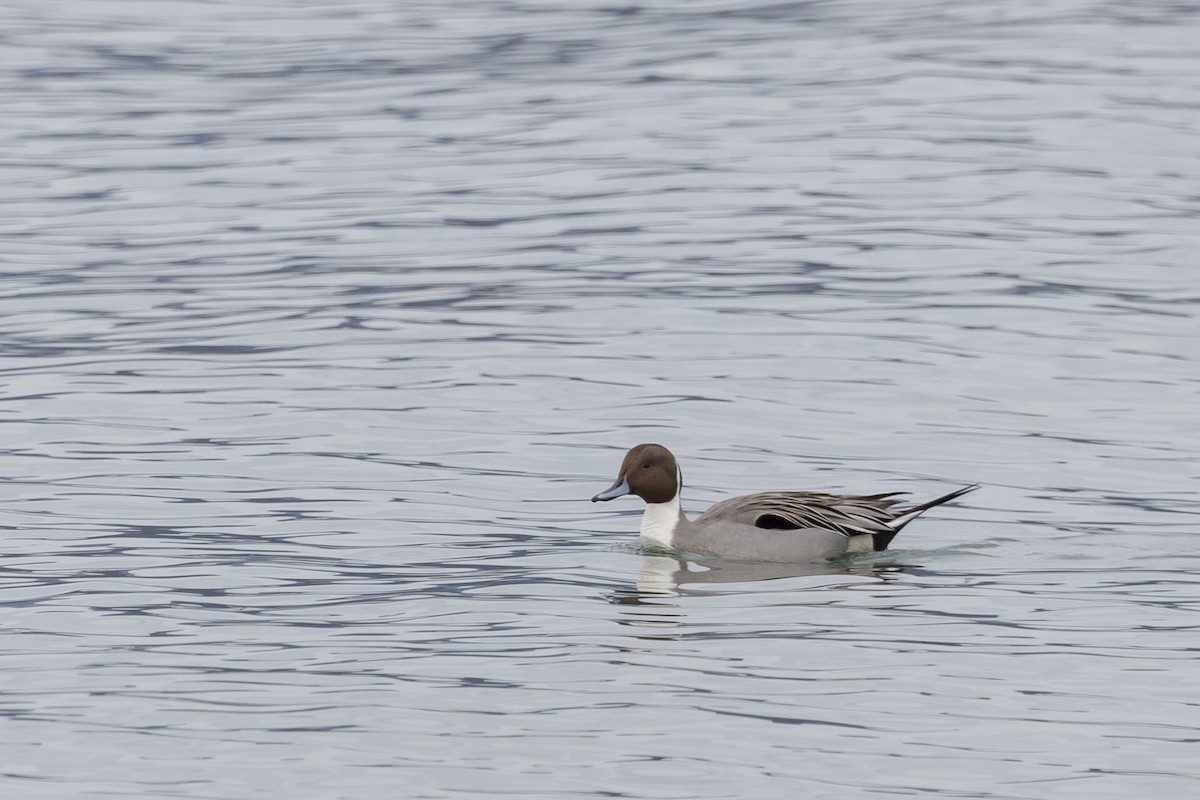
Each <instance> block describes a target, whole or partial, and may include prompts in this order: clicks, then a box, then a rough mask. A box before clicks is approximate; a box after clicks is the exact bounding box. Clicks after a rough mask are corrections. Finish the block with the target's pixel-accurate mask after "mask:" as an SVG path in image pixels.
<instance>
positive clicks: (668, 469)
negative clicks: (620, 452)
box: [592, 444, 679, 503]
mask: <svg viewBox="0 0 1200 800" xmlns="http://www.w3.org/2000/svg"><path fill="white" fill-rule="evenodd" d="M627 494H636V495H637V496H638V497H640V498H642V499H643V500H645V501H646V502H647V503H666V502H669V501H670V500H672V499H674V497H675V495H677V494H679V465H678V464H677V463H676V462H675V456H673V455H671V451H670V450H668V449H667V448H665V447H663V446H662V445H661V444H639V445H638V446H636V447H634V448H632V449H631V450H630V451H629V452H628V453H626V454H625V460H624V461H622V462H621V471H620V473H618V474H617V480H616V482H614V483H613V485H612V486H610V487H608V489H606V490H605V491H603V492H601V493H600V494H598V495H596V496H595V497H593V498H592V502H593V503H595V502H596V501H597V500H612V499H613V498H614V497H621V496H622V495H627Z"/></svg>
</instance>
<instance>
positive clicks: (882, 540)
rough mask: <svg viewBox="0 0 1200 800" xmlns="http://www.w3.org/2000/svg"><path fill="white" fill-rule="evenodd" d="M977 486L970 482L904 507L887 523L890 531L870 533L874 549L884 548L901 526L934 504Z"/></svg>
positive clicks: (960, 495)
mask: <svg viewBox="0 0 1200 800" xmlns="http://www.w3.org/2000/svg"><path fill="white" fill-rule="evenodd" d="M978 488H979V484H978V483H972V484H971V485H970V486H964V487H962V488H961V489H955V490H954V491H953V492H950V493H948V494H944V495H942V496H941V497H935V498H933V499H932V500H929V501H927V502H924V503H921V504H920V505H917V506H913V507H912V508H906V509H904V511H902V512H900V513H899V514H898V515H897V516H896V517H895V518H894V519H893V520H892V521H891V522H889V523H888V527H890V528H891V530H890V531H887V532H885V533H874V534H871V538H872V540H873V541H874V543H875V549H876V550H877V551H878V550H886V549H887V546H888V545H889V544H891V543H892V539H895V538H896V534H897V533H899V532H900V529H901V528H903V527H904V526H905V525H907V524H908V523H910V522H912V521H913V520H914V519H916V518H917V517H919V516H921V514H923V513H925V512H926V511H928V510H929V509H931V508H933V507H934V506H940V505H941V504H942V503H949V502H950V501H951V500H954V499H957V498H959V497H962V496H963V495H964V494H966V493H967V492H973V491H975V490H976V489H978Z"/></svg>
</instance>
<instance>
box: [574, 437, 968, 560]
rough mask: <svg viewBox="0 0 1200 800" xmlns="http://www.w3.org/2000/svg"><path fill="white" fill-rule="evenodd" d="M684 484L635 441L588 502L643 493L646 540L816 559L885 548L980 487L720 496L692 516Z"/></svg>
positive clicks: (665, 461)
mask: <svg viewBox="0 0 1200 800" xmlns="http://www.w3.org/2000/svg"><path fill="white" fill-rule="evenodd" d="M682 486H683V474H682V472H681V471H680V469H679V464H678V463H677V462H676V461H675V456H674V455H672V454H671V451H670V450H668V449H667V448H665V447H663V446H662V445H660V444H639V445H638V446H637V447H634V448H633V449H631V450H630V451H629V452H628V453H626V454H625V460H624V461H622V462H621V472H620V473H619V474H618V475H617V480H616V482H615V483H613V485H612V486H610V487H609V488H608V489H607V490H605V491H603V492H601V493H600V494H598V495H596V496H595V497H593V498H592V502H593V503H595V502H596V501H598V500H612V499H613V498H615V497H621V496H623V495H627V494H635V495H637V496H638V497H640V498H642V499H643V500H645V501H646V510H645V512H644V513H643V514H642V527H641V540H642V543H643V544H645V545H647V546H650V547H655V548H663V549H666V550H679V551H683V552H688V553H697V554H701V555H710V556H717V557H719V558H728V559H737V560H744V561H820V560H822V559H826V558H833V557H835V556H840V555H842V554H843V553H855V552H868V551H871V550H886V549H887V546H888V544H889V543H890V542H891V541H892V539H893V538H894V537H895V536H896V534H897V533H899V532H900V529H901V528H903V527H904V526H905V525H907V524H908V523H909V522H912V521H913V520H914V519H916V518H917V517H918V516H920V515H921V513H922V512H924V511H927V510H929V509H931V508H933V507H934V506H939V505H941V504H942V503H947V502H949V501H951V500H953V499H954V498H956V497H961V496H962V495H964V494H966V493H967V492H970V491H972V490H974V489H977V488H979V485H978V484H975V485H972V486H964V487H963V488H961V489H955V490H954V491H953V492H950V493H949V494H944V495H942V496H941V497H938V498H935V499H933V500H930V501H928V502H925V503H921V504H919V505H915V506H909V507H906V508H893V506H895V505H896V504H898V503H900V502H902V501H901V500H900V499H898V497H899V496H901V495H904V494H907V493H906V492H890V493H887V494H866V495H834V494H822V493H819V492H763V493H761V494H748V495H745V496H744V497H734V498H731V499H729V500H725V501H722V502H720V503H717V504H716V505H715V506H713V507H712V508H710V509H709V510H708V511H705V512H704V513H703V514H701V515H700V516H698V517H696V519H694V520H689V519H688V518H687V516H685V515H684V513H683V509H682V508H680V505H679V493H680V489H681V488H682Z"/></svg>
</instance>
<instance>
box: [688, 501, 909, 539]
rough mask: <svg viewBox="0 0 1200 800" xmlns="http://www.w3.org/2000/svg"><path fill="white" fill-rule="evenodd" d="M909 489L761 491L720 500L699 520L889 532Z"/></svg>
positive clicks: (854, 533) (773, 527) (842, 531)
mask: <svg viewBox="0 0 1200 800" xmlns="http://www.w3.org/2000/svg"><path fill="white" fill-rule="evenodd" d="M905 494H907V492H891V493H888V494H868V495H836V494H822V493H820V492H762V493H760V494H748V495H745V496H743V497H734V498H731V499H729V500H724V501H722V502H720V503H717V504H716V505H715V506H713V507H712V508H710V509H709V510H708V511H705V512H704V513H703V514H701V515H700V517H698V518H697V520H696V522H697V524H699V523H700V522H702V521H704V520H707V519H712V520H729V521H733V522H740V523H742V524H745V525H753V526H755V527H756V528H766V529H769V530H799V529H802V528H809V529H812V528H816V529H822V530H829V531H836V532H838V533H840V534H842V535H844V536H861V535H863V534H874V533H889V532H892V531H893V530H894V528H893V525H892V524H891V523H893V521H894V520H895V518H896V516H897V514H896V512H895V511H891V510H890V509H891V507H892V506H894V505H895V504H897V503H899V502H901V501H900V500H899V499H898V498H900V497H902V496H903V495H905Z"/></svg>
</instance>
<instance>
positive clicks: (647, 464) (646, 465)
mask: <svg viewBox="0 0 1200 800" xmlns="http://www.w3.org/2000/svg"><path fill="white" fill-rule="evenodd" d="M642 469H650V462H649V461H647V462H646V463H645V464H642Z"/></svg>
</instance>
